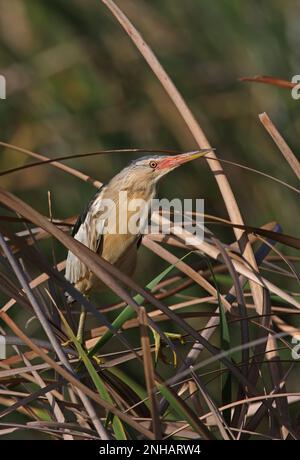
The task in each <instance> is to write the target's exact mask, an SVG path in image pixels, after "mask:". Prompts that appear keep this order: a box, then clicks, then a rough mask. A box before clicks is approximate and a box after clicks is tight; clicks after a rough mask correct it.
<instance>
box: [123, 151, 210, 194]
mask: <svg viewBox="0 0 300 460" xmlns="http://www.w3.org/2000/svg"><path fill="white" fill-rule="evenodd" d="M211 150H213V149H201V150H197V151H194V152H188V153H182V154H179V155H151V156H145V157H142V158H138V159H137V160H134V161H133V162H132V163H131V164H130V165H129V166H127V168H125V169H123V171H121V173H119V174H118V176H116V178H117V179H118V180H120V181H121V182H123V184H124V183H126V184H128V185H130V186H134V184H135V185H136V186H139V185H140V184H144V185H145V186H146V185H149V186H155V185H156V184H157V182H158V181H159V180H160V179H161V178H162V177H163V176H165V175H166V174H168V173H169V172H170V171H173V169H175V168H178V166H181V165H183V164H184V163H187V162H189V161H192V160H195V159H196V158H199V157H201V156H204V155H205V154H206V153H208V152H210V151H211ZM124 185H125V184H124Z"/></svg>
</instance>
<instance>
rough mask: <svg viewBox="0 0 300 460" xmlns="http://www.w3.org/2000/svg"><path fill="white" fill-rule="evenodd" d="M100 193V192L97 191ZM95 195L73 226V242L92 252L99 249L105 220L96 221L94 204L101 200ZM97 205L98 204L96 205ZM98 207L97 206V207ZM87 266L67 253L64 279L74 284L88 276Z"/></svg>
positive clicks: (99, 196)
mask: <svg viewBox="0 0 300 460" xmlns="http://www.w3.org/2000/svg"><path fill="white" fill-rule="evenodd" d="M99 192H100V191H99ZM99 192H98V193H97V194H96V196H95V198H94V199H93V200H92V201H91V202H90V203H89V206H88V208H87V209H86V210H85V211H84V213H83V214H82V215H81V216H79V217H78V220H77V222H76V224H75V226H74V230H73V237H74V238H75V240H77V241H80V243H82V244H84V245H85V246H87V247H88V248H89V249H91V250H92V251H94V252H97V249H98V248H99V245H100V242H101V238H102V234H103V228H104V225H105V220H101V219H97V217H96V216H95V213H94V210H95V203H96V202H99V201H100V200H101V195H102V193H99ZM97 205H99V203H97ZM97 207H98V206H97ZM88 272H89V270H88V268H87V266H86V265H85V264H84V263H82V262H81V261H80V259H79V258H78V257H77V256H76V255H75V254H73V253H72V252H71V251H69V252H68V257H67V262H66V272H65V277H66V278H67V280H69V281H70V282H71V283H73V284H76V283H78V282H79V281H80V280H82V279H83V278H85V277H86V276H87V274H88Z"/></svg>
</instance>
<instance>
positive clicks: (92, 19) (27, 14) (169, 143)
mask: <svg viewBox="0 0 300 460" xmlns="http://www.w3.org/2000/svg"><path fill="white" fill-rule="evenodd" d="M117 3H119V5H120V6H121V7H122V9H123V10H124V11H125V12H126V13H127V14H128V16H129V17H130V18H131V20H132V21H133V23H134V24H135V25H136V26H137V27H138V29H139V30H140V31H141V32H142V34H143V35H144V37H145V39H146V40H147V41H148V42H149V44H150V45H151V46H152V47H153V50H154V52H155V53H156V54H157V56H158V58H159V59H160V60H161V62H162V64H163V65H164V66H165V68H166V69H167V71H168V72H169V73H170V75H171V77H172V78H173V79H174V82H175V84H176V85H177V86H178V88H179V90H180V91H181V92H182V94H183V96H184V97H185V98H186V100H187V102H188V104H189V105H190V107H191V108H192V110H193V112H194V113H195V115H196V117H197V119H198V120H199V121H200V124H201V126H202V127H203V129H204V131H205V133H206V134H207V136H208V138H209V140H210V142H211V144H212V145H213V146H214V147H216V148H217V153H218V155H219V156H220V158H224V159H228V160H233V161H236V162H240V163H242V164H245V165H248V166H252V167H254V168H257V169H260V170H262V171H265V172H267V173H269V174H271V175H274V176H276V177H278V178H280V179H282V180H285V181H287V182H289V183H291V184H294V185H297V180H296V178H295V176H294V174H293V172H292V171H291V170H290V168H289V166H288V165H287V164H286V162H285V160H284V159H283V158H282V155H281V153H280V152H279V151H278V150H277V148H276V147H275V146H274V144H273V142H272V141H271V139H270V138H269V136H268V134H267V133H266V132H265V130H264V128H263V127H262V125H261V124H260V122H259V120H258V114H259V113H261V112H263V111H266V112H267V113H268V114H269V116H270V117H271V118H272V120H273V121H274V122H275V124H276V125H277V126H278V127H279V129H280V131H281V133H282V134H284V136H285V137H286V139H287V140H288V142H289V144H290V146H291V147H292V148H293V149H294V150H295V151H296V152H297V148H298V146H299V139H298V131H299V126H300V119H299V113H300V112H299V101H295V100H293V99H292V97H291V94H290V91H289V90H285V89H280V88H276V87H270V86H266V85H261V84H250V83H241V82H239V81H238V78H239V77H241V76H247V75H250V76H252V75H256V74H269V75H273V76H279V77H281V78H285V79H287V80H290V79H291V77H292V76H293V75H294V74H297V73H299V65H298V63H299V54H300V48H299V28H298V23H299V13H300V4H299V2H297V1H293V0H288V1H278V0H277V1H276V0H272V1H265V2H260V1H254V0H251V1H243V2H241V1H237V0H223V1H218V2H212V1H209V0H186V1H184V2H183V1H181V0H164V1H161V0H160V1H158V0H152V1H151V2H150V1H145V0H138V1H137V0H122V1H119V2H117ZM0 22H1V27H0V65H1V67H0V73H1V74H3V75H4V76H5V77H6V79H7V99H6V100H5V101H0V123H1V136H0V137H1V140H4V141H7V142H11V143H14V144H17V145H20V146H22V147H24V148H28V149H31V150H34V151H37V152H39V153H44V154H46V155H49V156H50V157H54V156H58V155H65V154H75V153H85V152H92V151H95V150H99V149H108V148H131V147H132V148H134V147H140V148H172V149H181V150H188V149H192V148H195V147H196V145H195V143H194V141H193V139H192V137H191V135H190V133H189V131H188V130H187V128H186V126H185V125H184V123H183V122H182V120H181V118H180V116H179V115H178V113H177V111H176V110H175V108H174V106H173V105H172V103H171V102H170V101H169V99H168V97H167V96H166V94H165V93H164V90H163V89H162V88H161V86H160V84H159V83H158V82H157V80H156V78H155V77H154V76H153V74H152V72H151V71H150V70H149V68H148V66H147V65H146V64H145V62H144V60H143V58H142V57H141V56H140V55H139V53H138V52H137V50H136V49H135V47H134V46H133V44H132V43H131V41H130V39H129V38H128V37H127V36H126V34H125V33H124V32H123V30H121V28H120V26H119V25H118V24H117V22H116V20H115V19H114V18H113V17H112V15H111V14H110V12H109V11H108V10H107V9H106V7H105V6H104V5H103V4H102V2H101V1H100V0H72V1H67V0H51V1H45V0H44V1H40V0H26V1H22V0H0ZM130 158H132V155H129V154H122V155H120V154H112V155H105V156H102V157H93V158H88V159H80V160H72V161H69V162H68V164H70V165H72V166H74V167H76V168H79V169H80V170H82V171H84V172H86V173H88V174H90V175H91V176H93V177H95V178H97V179H99V180H101V181H106V180H108V179H109V178H110V177H111V176H112V175H113V174H114V173H116V172H117V171H118V170H119V169H120V168H121V167H123V166H124V165H125V164H126V163H127V162H128V161H129V159H130ZM28 161H29V160H28V158H27V157H25V156H24V155H22V154H20V153H18V152H13V151H11V150H10V151H8V150H3V149H2V151H1V155H0V162H1V170H5V169H7V168H11V167H14V166H18V165H22V164H24V163H26V162H28ZM224 168H225V170H226V172H227V174H228V177H229V179H230V182H231V184H232V187H233V191H234V193H235V194H236V197H237V201H238V203H239V205H240V207H241V210H242V214H243V216H244V219H245V222H246V223H248V224H250V225H255V226H259V225H262V224H264V223H266V222H268V221H271V220H277V221H278V222H280V223H281V224H282V225H283V228H284V231H285V232H286V233H291V234H294V235H295V236H297V233H298V229H297V225H295V216H297V214H298V209H299V208H298V206H297V201H296V200H297V198H298V197H297V195H296V194H295V193H293V192H291V191H289V190H287V189H285V188H284V187H282V186H280V185H279V184H276V183H274V182H272V181H269V180H267V179H266V178H263V177H260V176H257V175H255V174H253V173H251V172H247V171H242V170H240V169H238V168H235V167H233V166H226V165H225V166H224ZM1 183H2V185H3V186H5V187H7V188H8V189H9V190H11V191H13V192H15V193H16V194H18V195H19V196H21V197H22V199H24V200H25V201H27V202H29V203H31V204H32V205H33V206H34V207H37V208H38V209H39V210H40V211H42V212H43V213H45V214H46V213H48V199H47V191H48V190H50V191H51V194H52V206H53V214H54V217H56V218H65V217H69V216H71V215H74V214H77V213H78V212H80V210H81V209H82V207H83V206H84V204H85V203H86V202H87V200H88V199H89V197H90V195H91V194H92V193H93V188H92V186H91V185H88V184H84V183H82V182H81V181H80V180H78V179H76V178H74V177H71V176H68V175H66V174H65V173H63V172H60V171H57V170H56V169H54V168H53V167H51V166H49V165H48V166H42V167H39V168H36V169H32V170H27V171H22V172H20V173H16V174H13V175H9V176H7V177H2V178H1ZM160 196H164V197H170V198H172V197H175V196H176V197H182V198H183V197H186V198H189V197H204V198H205V207H206V212H207V213H209V214H215V215H217V216H220V217H227V214H226V210H225V208H224V205H223V201H222V198H221V196H220V193H219V190H218V187H217V185H216V183H215V180H214V178H213V176H212V174H211V173H210V170H209V169H208V167H207V165H206V164H205V162H204V161H203V160H199V161H197V162H196V163H194V164H190V165H186V166H185V167H183V168H181V169H180V170H177V171H176V172H174V173H172V174H171V175H169V176H168V177H167V178H165V180H164V181H163V182H162V184H161V188H160ZM217 232H218V233H219V234H220V233H221V234H222V232H223V231H222V229H221V228H218V229H217ZM223 235H225V236H228V241H230V236H231V233H229V232H228V230H227V231H226V232H225V230H224V233H223ZM143 261H145V262H144V266H143ZM141 263H142V268H145V267H146V266H147V267H148V262H147V258H142V259H141ZM145 264H147V265H145ZM153 273H157V267H156V269H155V270H154V271H153ZM148 275H149V273H147V279H149V276H148Z"/></svg>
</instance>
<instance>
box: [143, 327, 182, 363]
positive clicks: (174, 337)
mask: <svg viewBox="0 0 300 460" xmlns="http://www.w3.org/2000/svg"><path fill="white" fill-rule="evenodd" d="M151 331H152V334H153V338H154V353H155V363H157V361H158V357H159V356H160V355H161V356H162V357H163V355H162V344H161V337H160V335H159V334H158V332H156V331H155V330H154V329H152V327H151ZM164 335H165V336H167V337H168V338H169V339H171V340H179V341H180V343H181V344H184V343H185V342H184V339H183V337H182V335H181V334H176V333H174V332H164ZM172 353H173V366H174V367H176V366H177V355H176V352H175V351H174V350H173V351H172ZM163 359H164V357H163Z"/></svg>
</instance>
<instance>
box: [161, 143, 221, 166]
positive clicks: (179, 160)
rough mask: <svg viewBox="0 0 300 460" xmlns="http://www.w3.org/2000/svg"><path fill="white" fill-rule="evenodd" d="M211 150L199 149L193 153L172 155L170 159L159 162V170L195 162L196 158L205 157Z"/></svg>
mask: <svg viewBox="0 0 300 460" xmlns="http://www.w3.org/2000/svg"><path fill="white" fill-rule="evenodd" d="M212 150H214V149H213V148H210V149H200V150H196V151H194V152H188V153H181V154H180V155H172V156H170V157H167V158H164V159H163V160H162V161H161V162H160V164H159V169H165V168H166V169H169V168H175V167H177V166H180V165H182V164H184V163H187V162H188V161H192V160H196V158H200V157H203V156H204V155H206V154H207V153H208V152H211V151H212Z"/></svg>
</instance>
